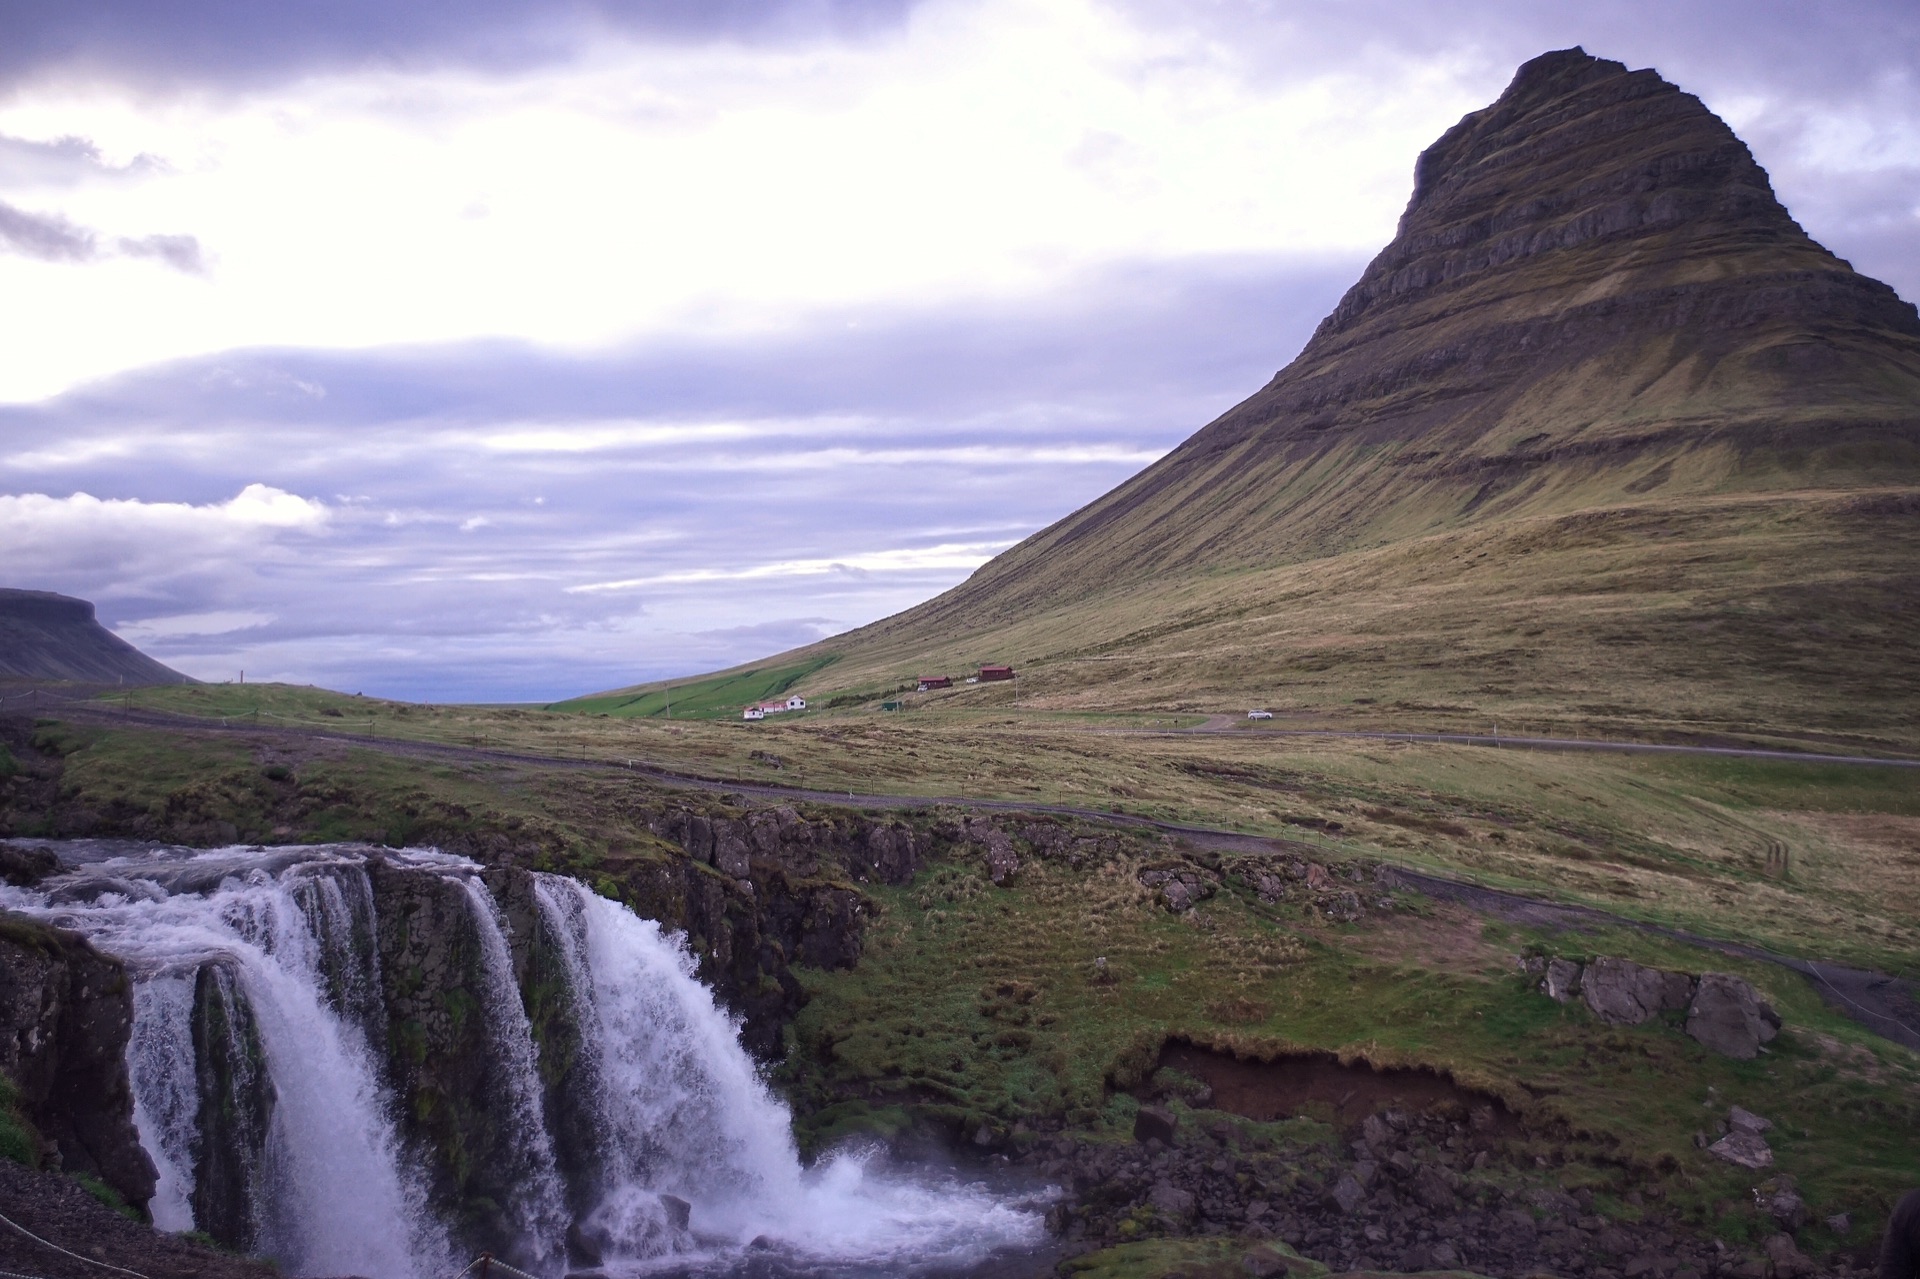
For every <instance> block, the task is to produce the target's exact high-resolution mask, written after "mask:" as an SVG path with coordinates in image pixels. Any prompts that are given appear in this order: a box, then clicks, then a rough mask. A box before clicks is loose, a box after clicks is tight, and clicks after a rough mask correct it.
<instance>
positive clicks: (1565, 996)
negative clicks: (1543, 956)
mask: <svg viewBox="0 0 1920 1279" xmlns="http://www.w3.org/2000/svg"><path fill="white" fill-rule="evenodd" d="M1540 991H1541V993H1542V994H1544V995H1547V996H1549V997H1551V998H1552V999H1554V1000H1556V1001H1557V1002H1559V1003H1563V1004H1564V1003H1566V1002H1567V1001H1568V1000H1569V999H1572V998H1573V997H1574V996H1575V995H1577V994H1579V993H1580V965H1578V964H1576V963H1574V962H1573V961H1572V960H1570V959H1549V960H1548V961H1547V975H1546V976H1545V977H1543V978H1541V980H1540Z"/></svg>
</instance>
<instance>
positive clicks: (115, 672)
mask: <svg viewBox="0 0 1920 1279" xmlns="http://www.w3.org/2000/svg"><path fill="white" fill-rule="evenodd" d="M0 677H4V678H10V679H44V680H75V681H79V682H81V683H88V684H128V685H147V684H189V683H192V681H191V680H189V679H188V678H187V677H186V676H185V675H182V674H181V673H180V672H179V671H176V670H171V669H169V668H168V667H165V666H162V665H161V664H160V663H158V662H156V661H154V660H153V659H152V658H151V657H148V656H147V655H146V654H145V653H142V652H141V651H140V650H139V649H137V648H135V647H134V646H133V645H131V644H129V643H127V642H126V641H125V640H123V639H121V638H120V637H119V636H118V635H115V634H114V633H113V632H112V631H109V630H108V629H107V628H106V627H104V626H102V625H100V623H99V622H97V621H96V620H94V616H93V605H92V604H90V603H88V602H87V601H86V600H77V599H74V598H72V597H71V596H67V595H56V594H54V593H53V592H51V591H16V590H8V589H4V588H0Z"/></svg>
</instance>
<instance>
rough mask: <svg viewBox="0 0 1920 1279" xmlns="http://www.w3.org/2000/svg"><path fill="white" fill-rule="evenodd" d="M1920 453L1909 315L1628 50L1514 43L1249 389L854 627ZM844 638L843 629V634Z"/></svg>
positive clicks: (1771, 484)
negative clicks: (974, 562)
mask: <svg viewBox="0 0 1920 1279" xmlns="http://www.w3.org/2000/svg"><path fill="white" fill-rule="evenodd" d="M1916 481H1920V317H1916V313H1915V310H1914V307H1913V306H1912V305H1911V304H1909V303H1907V302H1904V301H1902V300H1901V299H1900V298H1899V297H1898V296H1897V295H1896V294H1895V293H1894V292H1893V290H1891V289H1889V288H1888V287H1886V286H1885V285H1883V284H1881V283H1879V282H1878V281H1875V280H1872V279H1869V278H1867V277H1865V276H1862V275H1859V274H1857V273H1856V272H1854V271H1853V270H1852V269H1851V268H1850V267H1849V266H1848V265H1847V263H1845V262H1843V261H1841V260H1840V259H1838V258H1836V257H1835V256H1833V255H1832V254H1831V253H1829V252H1828V251H1827V250H1826V249H1824V248H1822V247H1821V246H1820V245H1818V244H1816V243H1815V242H1814V241H1813V240H1812V239H1810V238H1809V237H1808V236H1807V234H1806V233H1805V232H1804V231H1803V230H1802V229H1801V228H1800V226H1799V225H1798V224H1797V223H1795V221H1794V220H1793V218H1792V217H1791V216H1790V215H1789V214H1788V212H1787V210H1786V209H1785V208H1783V207H1782V206H1781V204H1780V202H1779V201H1778V200H1777V199H1776V198H1775V197H1774V194H1773V191H1772V188H1771V186H1770V184H1769V182H1768V180H1767V175H1766V173H1765V172H1764V171H1763V170H1762V169H1761V168H1760V166H1759V165H1758V164H1757V163H1756V162H1755V160H1754V158H1753V156H1752V154H1751V153H1750V152H1749V151H1748V149H1747V147H1746V146H1745V145H1744V144H1743V143H1742V142H1741V141H1740V140H1739V139H1738V138H1737V137H1735V136H1734V134H1733V133H1732V131H1731V130H1729V129H1728V128H1727V126H1726V125H1725V124H1724V123H1723V122H1722V121H1721V120H1720V119H1719V118H1718V117H1717V116H1715V115H1714V114H1713V113H1712V112H1711V111H1709V110H1708V109H1707V108H1706V107H1705V106H1704V105H1702V103H1701V102H1700V101H1699V100H1698V99H1697V98H1695V97H1693V96H1692V95H1690V94H1687V93H1683V92H1681V91H1680V90H1679V89H1678V88H1676V87H1674V86H1673V85H1671V84H1669V83H1667V82H1666V81H1665V80H1662V79H1661V78H1660V76H1659V75H1658V74H1657V73H1655V72H1653V71H1651V70H1641V71H1629V70H1627V68H1626V67H1624V66H1623V65H1621V64H1620V63H1617V62H1610V61H1606V60H1603V59H1599V58H1594V57H1591V56H1589V55H1587V54H1586V53H1584V52H1583V51H1581V50H1579V49H1570V50H1563V51H1561V52H1557V53H1550V54H1546V55H1543V56H1542V57H1539V58H1536V59H1534V60H1533V61H1531V62H1529V63H1527V64H1526V65H1524V66H1522V67H1521V68H1520V70H1519V73H1518V74H1517V75H1516V76H1515V77H1514V80H1513V83H1512V84H1511V85H1509V86H1508V88H1507V90H1506V92H1505V93H1503V94H1502V95H1501V96H1500V98H1499V100H1498V101H1496V102H1494V103H1493V104H1492V105H1491V106H1489V107H1487V108H1486V109H1484V110H1482V111H1477V112H1475V113H1473V114H1472V115H1469V116H1467V117H1466V118H1465V119H1463V120H1462V121H1460V123H1459V124H1457V125H1456V126H1454V127H1453V128H1452V129H1450V130H1448V132H1447V133H1446V134H1445V135H1444V136H1443V137H1441V138H1440V139H1439V141H1437V142H1435V143H1434V144H1433V146H1431V147H1430V148H1428V150H1427V151H1426V152H1425V153H1424V154H1423V155H1422V156H1421V157H1420V159H1419V163H1418V165H1417V167H1416V170H1415V181H1414V191H1413V196H1412V199H1411V200H1410V202H1409V204H1408V206H1407V209H1406V212H1405V214H1404V215H1403V217H1402V218H1401V221H1400V226H1399V231H1398V234H1397V235H1396V236H1395V238H1394V240H1393V241H1392V243H1390V244H1389V245H1388V246H1387V247H1386V248H1385V249H1383V250H1382V251H1381V253H1380V254H1379V256H1378V257H1376V258H1375V259H1374V261H1373V262H1372V264H1371V265H1369V266H1368V268H1367V269H1366V272H1365V273H1364V274H1363V275H1362V276H1361V278H1360V280H1359V281H1358V282H1357V283H1355V284H1354V286H1353V287H1352V288H1351V289H1350V290H1349V291H1348V292H1347V294H1346V296H1345V297H1344V298H1343V299H1342V300H1341V302H1340V304H1339V305H1338V306H1337V307H1336V308H1335V309H1334V311H1333V313H1332V314H1331V315H1329V316H1327V317H1326V319H1325V320H1324V321H1323V322H1322V323H1321V324H1320V326H1319V328H1318V330H1317V331H1316V332H1315V334H1314V336H1313V339H1312V340H1311V341H1310V342H1309V343H1308V345H1307V347H1306V348H1305V349H1304V350H1303V351H1302V352H1301V353H1300V355H1299V357H1298V358H1296V359H1295V360H1294V361H1293V362H1292V363H1291V364H1289V365H1288V366H1287V367H1286V368H1285V369H1283V370H1281V371H1280V372H1279V373H1278V374H1277V375H1276V376H1275V377H1274V379H1273V380H1272V381H1271V382H1270V383H1268V385H1267V386H1266V387H1264V388H1263V389H1261V390H1260V391H1259V392H1258V393H1256V394H1255V395H1253V396H1252V397H1250V398H1249V399H1247V400H1246V401H1244V402H1243V403H1241V404H1240V405H1238V406H1236V407H1235V408H1233V409H1232V410H1230V411H1229V412H1227V413H1226V414H1224V415H1223V416H1222V417H1221V418H1219V419H1218V420H1217V421H1215V422H1214V423H1212V424H1211V425H1209V426H1208V427H1206V428H1205V429H1204V430H1202V431H1200V432H1199V433H1197V434H1196V435H1194V436H1193V437H1192V438H1190V439H1189V440H1187V441H1186V442H1185V443H1184V444H1182V445H1181V446H1180V447H1179V448H1178V449H1176V450H1174V451H1173V452H1172V453H1171V454H1169V455H1168V456H1167V457H1166V458H1164V459H1162V460H1161V461H1160V462H1158V463H1156V464H1155V465H1154V466H1152V467H1149V468H1148V469H1147V470H1146V471H1144V472H1142V473H1141V474H1140V475H1138V476H1136V477H1135V478H1134V479H1132V480H1130V481H1128V482H1127V483H1126V484H1124V485H1122V486H1121V487H1119V488H1118V489H1116V490H1114V491H1113V492H1111V493H1109V494H1107V495H1106V496H1104V497H1102V498H1100V499H1099V500H1097V501H1095V502H1094V503H1092V504H1091V505H1089V506H1088V507H1086V508H1084V509H1082V510H1080V511H1078V512H1076V513H1074V514H1073V515H1070V516H1068V517H1067V518H1066V519H1064V520H1062V521H1060V522H1059V523H1058V524H1055V525H1054V526H1053V527H1051V528H1048V529H1046V530H1044V531H1042V532H1040V533H1038V534H1036V535H1035V536H1034V537H1032V538H1030V539H1028V540H1027V541H1026V542H1023V543H1022V544H1020V545H1019V546H1017V547H1015V548H1013V549H1012V550H1010V551H1008V552H1006V553H1005V554H1004V555H1002V556H1000V557H998V558H997V559H995V560H993V561H991V562H990V563H989V564H987V565H986V566H984V567H983V568H982V569H981V570H980V571H979V572H978V573H976V574H975V575H974V577H973V578H972V579H970V580H969V581H968V582H967V583H965V584H964V585H962V586H961V587H959V588H956V589H955V590H954V591H952V592H949V593H948V594H947V595H945V596H942V597H940V598H939V599H937V600H935V601H932V602H930V603H929V604H927V605H923V606H921V608H919V609H916V610H914V611H913V612H911V613H909V614H907V615H905V616H904V617H902V618H899V619H891V620H890V621H889V622H886V623H881V624H879V627H878V628H877V629H893V630H899V629H901V628H902V627H903V626H904V627H906V628H913V627H916V626H918V627H919V628H921V629H925V628H926V627H928V626H932V627H934V628H936V629H937V628H938V627H942V626H945V627H952V626H968V627H974V626H977V625H978V624H979V623H980V621H981V620H982V619H1000V618H1008V617H1012V616H1017V615H1019V614H1021V613H1023V612H1028V611H1032V610H1037V609H1045V608H1054V607H1058V606H1059V605H1060V603H1061V602H1063V601H1071V600H1074V599H1079V598H1084V597H1088V596H1093V595H1099V594H1102V593H1107V592H1111V591H1112V590H1113V589H1114V588H1115V587H1116V586H1125V585H1127V584H1129V583H1136V582H1143V581H1148V580H1153V579H1160V580H1163V581H1164V580H1166V579H1167V578H1169V577H1170V576H1178V575H1179V574H1190V573H1192V572H1195V571H1199V570H1213V569H1221V568H1237V567H1255V566H1262V565H1272V564H1280V563H1289V562H1296V561H1300V560H1304V559H1310V558H1314V557H1318V556H1324V555H1328V554H1335V553H1339V552H1342V551H1346V550H1350V549H1353V548H1356V547H1365V546H1369V545H1377V544H1380V543H1384V542H1390V541H1394V540H1397V539H1404V538H1407V537H1412V536H1418V535H1420V534H1423V533H1428V532H1432V531H1435V530H1442V529H1447V528H1453V527H1459V526H1463V525H1465V524H1469V523H1473V522H1479V521H1487V520H1492V519H1499V518H1503V517H1509V516H1514V515H1525V514H1529V513H1543V512H1544V513H1557V512H1561V511H1564V510H1567V509H1577V508H1584V507H1593V506H1603V505H1607V504H1609V503H1619V502H1623V501H1632V500H1633V499H1634V498H1635V497H1636V496H1637V495H1642V494H1648V493H1657V494H1658V495H1659V496H1661V497H1663V498H1672V497H1674V496H1676V495H1686V494H1694V495H1710V494H1721V493H1730V492H1743V491H1752V490H1778V489H1786V488H1795V487H1815V486H1821V487H1838V488H1849V487H1869V486H1875V485H1882V484H1886V483H1889V482H1891V483H1897V484H1901V485H1906V486H1911V485H1912V484H1914V483H1915V482H1916ZM841 647H844V645H841Z"/></svg>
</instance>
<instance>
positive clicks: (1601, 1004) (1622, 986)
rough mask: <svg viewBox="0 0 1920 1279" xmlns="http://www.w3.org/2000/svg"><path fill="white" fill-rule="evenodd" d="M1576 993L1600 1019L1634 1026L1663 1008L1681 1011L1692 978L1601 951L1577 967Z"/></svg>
mask: <svg viewBox="0 0 1920 1279" xmlns="http://www.w3.org/2000/svg"><path fill="white" fill-rule="evenodd" d="M1580 997H1581V998H1582V999H1584V1000H1586V1003H1587V1007H1588V1008H1589V1009H1591V1010H1592V1011H1593V1015H1594V1016H1596V1017H1598V1018H1599V1019H1600V1020H1601V1021H1604V1022H1608V1023H1610V1024H1612V1025H1615V1026H1637V1025H1639V1024H1640V1023H1641V1022H1644V1021H1651V1020H1652V1019H1653V1018H1654V1017H1656V1016H1658V1015H1659V1014H1660V1013H1663V1012H1674V1013H1677V1012H1682V1011H1684V1010H1685V1009H1686V1007H1687V1003H1688V1001H1689V1000H1690V999H1692V997H1693V979H1692V978H1691V977H1689V976H1687V975H1686V974H1685V973H1670V972H1664V971H1662V970H1660V969H1658V968H1646V967H1643V966H1641V965H1639V964H1636V963H1632V962H1630V961H1628V960H1625V959H1610V958H1608V957H1606V956H1604V955H1603V956H1601V957H1600V958H1597V959H1595V960H1594V961H1593V962H1592V963H1591V964H1588V965H1587V966H1586V968H1585V969H1583V970H1582V971H1581V973H1580Z"/></svg>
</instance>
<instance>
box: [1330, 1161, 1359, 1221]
mask: <svg viewBox="0 0 1920 1279" xmlns="http://www.w3.org/2000/svg"><path fill="white" fill-rule="evenodd" d="M1327 1199H1328V1201H1329V1202H1330V1203H1331V1204H1332V1205H1333V1206H1334V1207H1336V1208H1338V1209H1339V1210H1340V1211H1341V1212H1343V1213H1346V1214H1347V1215H1348V1216H1352V1215H1353V1214H1354V1213H1355V1212H1358V1211H1359V1209H1360V1205H1361V1204H1363V1203H1365V1202H1366V1201H1367V1192H1366V1190H1365V1189H1364V1188H1363V1187H1362V1186H1361V1185H1360V1182H1359V1181H1358V1179H1356V1178H1355V1177H1354V1175H1353V1174H1352V1173H1350V1172H1349V1173H1344V1174H1342V1175H1341V1177H1340V1179H1339V1180H1338V1181H1336V1182H1334V1183H1333V1188H1332V1189H1331V1190H1329V1191H1327Z"/></svg>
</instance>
